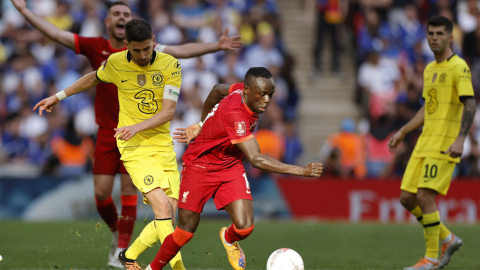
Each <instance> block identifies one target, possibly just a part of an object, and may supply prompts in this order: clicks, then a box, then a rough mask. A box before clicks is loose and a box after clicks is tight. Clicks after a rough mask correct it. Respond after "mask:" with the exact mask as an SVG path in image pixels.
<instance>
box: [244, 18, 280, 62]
mask: <svg viewBox="0 0 480 270" xmlns="http://www.w3.org/2000/svg"><path fill="white" fill-rule="evenodd" d="M257 34H258V43H257V44H254V45H252V47H250V48H249V49H248V50H247V52H246V53H245V59H246V63H247V67H268V66H270V65H274V66H277V67H282V66H283V56H282V54H281V53H280V51H279V50H278V49H277V48H276V47H275V33H274V32H273V27H272V26H271V25H270V24H269V23H266V22H262V23H259V24H258V27H257Z"/></svg>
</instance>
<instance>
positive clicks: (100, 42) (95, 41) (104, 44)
mask: <svg viewBox="0 0 480 270" xmlns="http://www.w3.org/2000/svg"><path fill="white" fill-rule="evenodd" d="M75 39H76V41H77V42H79V43H82V44H83V45H91V46H92V47H95V48H97V49H104V48H109V47H108V39H106V38H104V37H82V36H80V35H77V34H75Z"/></svg>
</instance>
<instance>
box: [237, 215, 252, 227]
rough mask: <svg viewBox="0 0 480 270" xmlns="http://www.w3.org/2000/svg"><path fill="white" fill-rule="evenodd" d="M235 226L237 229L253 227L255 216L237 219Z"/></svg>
mask: <svg viewBox="0 0 480 270" xmlns="http://www.w3.org/2000/svg"><path fill="white" fill-rule="evenodd" d="M235 227H236V228H237V229H247V228H250V227H253V216H251V217H246V218H244V219H241V220H238V221H236V222H235ZM252 230H253V229H252Z"/></svg>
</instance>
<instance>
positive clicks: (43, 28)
mask: <svg viewBox="0 0 480 270" xmlns="http://www.w3.org/2000/svg"><path fill="white" fill-rule="evenodd" d="M21 13H22V15H23V16H24V17H25V19H27V21H28V22H29V23H30V24H31V25H32V26H33V27H35V28H36V29H38V30H39V31H40V32H42V34H44V35H45V36H47V37H48V38H50V39H51V40H53V41H55V42H58V43H60V44H62V45H63V46H65V47H68V48H70V49H72V50H75V37H74V35H73V34H72V33H70V32H68V31H63V30H60V29H58V27H56V26H55V25H53V24H52V23H50V22H49V21H47V20H45V19H43V18H41V17H39V16H37V15H36V14H35V13H33V12H32V11H31V10H29V9H27V8H24V9H22V10H21Z"/></svg>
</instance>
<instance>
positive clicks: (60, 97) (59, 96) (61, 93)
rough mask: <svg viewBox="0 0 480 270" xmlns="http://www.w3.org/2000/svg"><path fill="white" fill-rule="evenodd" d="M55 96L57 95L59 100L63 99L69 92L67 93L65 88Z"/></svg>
mask: <svg viewBox="0 0 480 270" xmlns="http://www.w3.org/2000/svg"><path fill="white" fill-rule="evenodd" d="M55 96H57V98H58V101H61V100H64V99H66V98H67V93H65V90H62V91H60V92H58V93H56V94H55Z"/></svg>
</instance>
